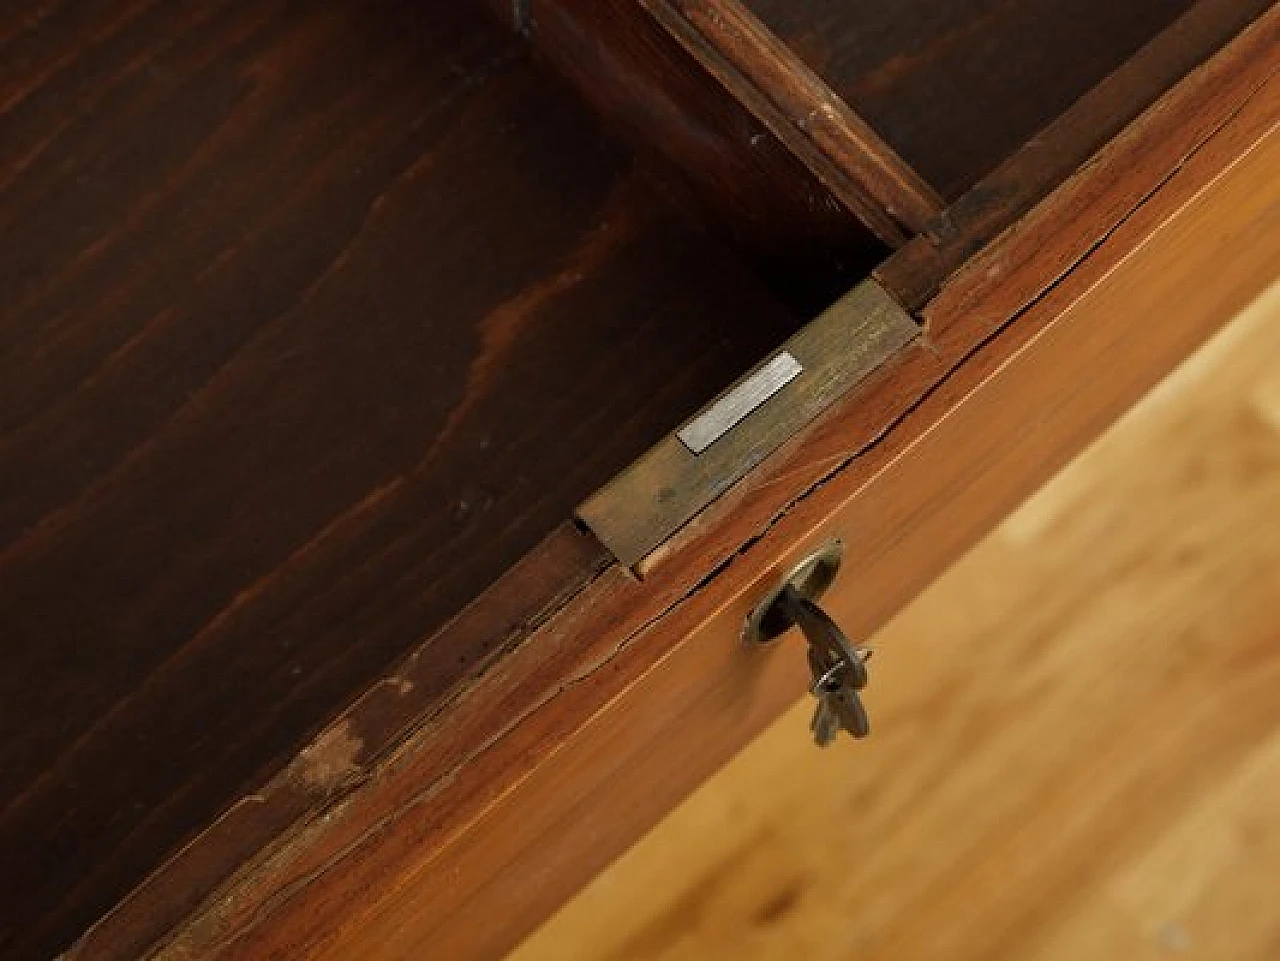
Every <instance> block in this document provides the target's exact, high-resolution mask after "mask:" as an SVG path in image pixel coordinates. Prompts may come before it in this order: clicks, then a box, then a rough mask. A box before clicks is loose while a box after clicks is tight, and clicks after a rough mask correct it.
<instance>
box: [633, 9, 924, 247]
mask: <svg viewBox="0 0 1280 961" xmlns="http://www.w3.org/2000/svg"><path fill="white" fill-rule="evenodd" d="M639 2H640V3H641V4H642V5H643V6H644V8H645V9H646V10H647V11H648V12H649V14H650V15H651V16H652V17H653V18H654V19H655V20H657V21H658V22H659V23H660V24H661V25H662V27H663V28H664V29H665V30H666V31H667V32H668V33H669V34H670V35H671V36H672V37H674V38H675V39H676V40H677V41H678V42H679V43H680V45H681V46H683V47H684V49H685V50H686V51H687V52H688V53H689V55H690V56H692V57H693V58H694V59H695V60H697V61H698V63H700V64H701V65H702V66H703V68H704V69H706V70H707V72H708V73H710V74H711V75H712V76H713V77H715V78H716V79H717V80H718V81H719V82H720V83H721V84H722V85H723V86H724V87H725V89H726V90H728V91H729V92H730V93H731V94H732V95H733V97H734V98H735V99H736V100H738V101H739V102H740V103H741V104H742V105H743V106H744V107H746V108H747V110H749V111H750V112H751V113H752V114H753V115H754V116H755V117H756V118H757V119H758V120H759V121H760V122H761V123H762V124H764V125H765V127H766V128H768V130H769V131H770V132H771V133H772V134H773V135H774V136H775V137H777V138H778V140H780V141H781V142H782V143H783V144H785V145H786V147H787V148H788V149H789V150H790V151H791V152H792V153H793V154H794V155H795V156H796V157H797V158H798V159H799V160H800V161H801V162H802V163H803V164H804V165H805V166H806V167H808V168H809V170H810V171H811V172H812V173H813V175H814V176H815V177H817V178H818V180H819V181H820V182H821V183H822V184H823V185H824V186H826V187H827V189H828V190H830V191H831V192H832V194H833V195H834V196H835V197H836V198H837V199H839V200H840V202H841V203H842V204H844V205H845V206H846V207H848V209H849V210H851V211H852V212H853V213H854V214H856V215H857V216H858V217H859V219H861V220H862V222H863V223H864V224H865V225H866V226H867V228H868V229H869V230H871V231H872V232H873V233H874V234H875V235H876V236H877V237H879V238H880V239H881V240H882V241H883V242H884V243H886V244H888V245H889V246H890V247H894V248H896V247H900V246H902V244H903V243H904V242H905V241H906V239H907V236H908V234H911V233H916V232H918V231H919V230H920V229H922V228H923V226H924V224H925V223H926V222H928V221H929V220H930V219H931V218H933V217H934V216H936V215H937V214H938V213H939V212H940V211H941V210H942V207H943V202H942V198H941V197H940V196H938V194H937V192H936V191H934V189H933V188H932V187H930V186H929V185H928V184H927V183H926V182H925V181H924V179H923V178H922V177H921V176H920V175H919V174H917V173H916V172H915V170H914V169H913V168H912V167H911V166H910V165H908V164H907V162H906V161H905V160H903V159H902V158H901V157H900V156H898V154H897V153H896V152H895V151H894V150H893V148H892V147H890V146H889V145H888V144H887V143H886V142H885V141H884V140H883V139H881V137H880V136H879V134H877V133H876V132H875V131H874V130H873V129H872V128H871V126H870V125H869V124H868V123H867V122H866V121H864V120H863V119H862V118H861V117H859V116H858V115H857V114H856V113H855V112H854V110H853V109H852V108H851V107H850V106H849V105H848V104H847V103H845V102H844V100H843V99H842V98H841V97H840V96H839V95H838V94H836V93H835V91H833V90H832V89H831V88H830V87H828V86H827V85H826V83H824V82H823V81H822V80H821V79H820V78H819V77H818V75H817V74H815V73H814V72H813V71H812V70H810V69H809V68H808V66H806V65H805V63H804V62H803V61H802V60H801V59H800V58H799V57H797V56H796V55H795V54H794V53H792V52H791V49H790V48H789V47H788V46H787V45H786V44H785V43H783V42H782V41H781V40H780V39H778V37H776V36H775V35H774V34H773V32H772V31H770V30H769V28H768V27H766V26H765V25H764V24H763V23H762V22H760V20H759V19H758V18H756V17H755V15H754V14H752V13H751V12H750V11H748V10H747V9H746V8H745V7H744V6H743V5H742V4H741V3H740V2H739V0H639Z"/></svg>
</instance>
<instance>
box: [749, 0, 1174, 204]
mask: <svg viewBox="0 0 1280 961" xmlns="http://www.w3.org/2000/svg"><path fill="white" fill-rule="evenodd" d="M746 4H747V6H748V7H750V8H751V9H752V10H753V11H755V12H756V13H757V14H758V15H759V16H760V18H761V19H762V20H763V21H764V22H765V24H767V25H768V26H769V27H771V28H772V29H773V31H774V32H775V33H777V34H778V36H780V37H781V38H782V39H783V40H785V41H787V42H788V43H789V44H790V45H791V46H792V47H793V48H794V49H795V50H796V51H797V52H798V53H799V54H800V55H801V57H802V58H803V59H804V60H806V61H807V62H808V63H809V65H810V66H811V67H813V69H814V70H816V71H817V72H818V74H819V75H821V76H822V77H823V78H824V79H825V80H826V81H827V82H828V83H829V84H830V85H831V86H832V88H834V90H835V91H836V93H838V94H840V95H841V96H842V97H843V98H844V99H845V100H846V101H847V102H848V103H849V105H850V106H852V107H853V108H854V109H855V110H856V111H858V113H859V114H860V115H861V116H862V117H864V118H865V119H866V120H867V121H868V122H869V123H870V124H871V126H872V127H874V128H875V129H876V130H877V131H878V132H879V133H880V135H881V136H883V137H884V138H885V139H886V140H888V142H889V143H890V144H891V145H892V146H893V147H894V148H895V149H896V150H897V151H898V152H899V153H900V154H901V155H902V156H903V157H904V158H905V159H906V161H907V162H908V163H909V164H911V165H912V166H913V167H915V169H916V170H918V171H919V172H920V173H921V174H922V175H923V176H924V178H925V179H926V180H927V181H928V182H929V183H931V184H932V185H933V186H934V187H935V188H936V189H937V190H938V191H939V192H940V193H941V194H942V195H943V196H944V197H946V198H947V199H949V200H954V199H955V198H957V197H958V196H960V194H961V193H963V192H964V191H965V190H966V189H967V188H968V187H971V186H972V185H973V184H974V183H976V182H977V180H978V179H979V178H980V177H982V176H983V175H984V174H987V173H989V172H990V171H991V170H993V169H994V168H995V167H996V166H997V165H998V164H999V163H1000V162H1001V161H1002V160H1004V159H1005V158H1006V157H1007V156H1009V155H1010V154H1011V153H1013V152H1014V151H1015V150H1016V149H1017V148H1018V147H1020V146H1021V145H1022V144H1023V143H1024V142H1025V141H1027V140H1028V139H1030V138H1031V137H1032V135H1034V134H1035V133H1036V132H1037V131H1038V130H1039V129H1040V128H1042V127H1044V126H1045V125H1046V124H1048V123H1049V121H1051V120H1052V119H1053V118H1054V117H1056V116H1058V115H1059V114H1060V113H1062V112H1063V111H1064V110H1065V109H1066V108H1067V107H1069V106H1070V105H1071V104H1072V103H1073V102H1074V101H1075V100H1076V99H1077V98H1078V97H1080V96H1081V95H1082V94H1083V93H1085V91H1087V90H1088V89H1089V88H1090V87H1092V86H1093V85H1094V84H1096V83H1097V82H1098V81H1100V80H1101V79H1102V78H1103V77H1105V76H1106V75H1107V74H1108V73H1110V72H1111V71H1112V70H1114V69H1115V68H1116V67H1118V66H1120V64H1121V63H1122V62H1123V61H1124V60H1125V58H1126V57H1128V56H1129V55H1130V54H1132V53H1133V52H1135V51H1136V50H1137V49H1138V48H1139V47H1140V46H1142V44H1143V43H1145V42H1146V41H1147V40H1149V39H1151V37H1152V36H1154V35H1155V34H1156V33H1157V32H1158V31H1159V30H1160V29H1161V28H1162V27H1164V26H1166V25H1168V24H1169V23H1170V22H1171V21H1172V20H1173V19H1174V18H1175V17H1176V16H1177V15H1178V14H1179V13H1180V12H1182V11H1183V10H1185V9H1186V8H1187V7H1188V6H1190V4H1191V0H1130V2H1123V3H1114V2H1111V0H1013V2H1009V0H966V2H963V3H957V2H955V0H899V2H894V3H874V4H869V3H848V2H846V0H746Z"/></svg>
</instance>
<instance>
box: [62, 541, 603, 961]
mask: <svg viewBox="0 0 1280 961" xmlns="http://www.w3.org/2000/svg"><path fill="white" fill-rule="evenodd" d="M611 563H612V556H611V555H610V554H609V552H608V551H607V550H605V548H604V547H602V546H601V545H600V543H599V542H598V541H597V540H596V539H595V538H594V537H593V536H592V535H591V534H590V533H589V532H587V531H584V530H582V529H581V528H580V527H578V526H577V525H575V524H573V523H571V522H566V523H564V524H561V525H560V527H558V528H557V529H556V530H554V531H552V532H551V533H550V534H548V535H547V537H545V538H544V539H543V540H542V542H541V543H539V544H538V545H537V546H536V547H534V548H533V549H532V550H531V551H529V553H527V554H526V555H524V556H523V557H522V558H521V559H520V560H519V561H517V562H516V563H515V564H514V565H513V566H512V567H510V568H509V569H508V570H507V571H505V572H504V573H503V575H502V577H500V578H499V579H498V580H497V581H495V582H494V583H493V584H492V585H491V586H490V587H489V588H488V589H486V590H485V591H484V592H483V593H481V594H480V595H479V596H478V597H476V598H475V599H474V600H473V601H471V602H470V603H469V604H468V605H467V606H466V607H465V608H463V610H462V611H460V612H459V613H458V614H456V615H455V616H454V617H453V618H451V619H450V620H449V621H448V622H447V623H446V624H445V625H444V626H443V627H441V628H440V629H439V630H437V631H436V632H435V633H434V634H432V635H431V636H430V637H429V638H427V639H425V640H424V641H423V642H422V643H421V644H420V645H419V646H418V647H417V648H416V649H415V650H414V651H413V652H412V653H411V654H410V655H409V656H408V657H406V658H405V659H404V660H403V661H402V662H401V663H400V664H399V665H398V667H397V669H396V670H395V671H394V672H393V673H391V674H389V675H387V676H385V677H383V678H381V679H380V680H379V681H377V682H376V683H375V684H373V685H371V686H370V687H368V688H366V689H365V690H364V692H363V693H362V694H361V695H360V696H359V698H357V699H356V700H355V701H354V702H353V703H352V704H351V705H350V706H349V707H347V708H346V709H345V710H343V711H342V712H341V713H340V714H339V715H338V716H337V717H336V718H334V719H333V720H332V721H331V722H330V723H328V724H327V725H326V727H325V729H324V730H323V731H321V732H320V733H319V734H318V735H317V736H316V737H315V738H314V739H312V740H311V741H310V742H309V743H308V744H307V745H306V746H305V747H304V748H303V749H302V750H300V751H298V753H297V754H296V755H295V756H294V758H293V760H292V761H291V762H290V763H289V764H287V765H286V766H285V767H284V768H283V769H282V770H281V771H280V772H279V773H278V774H276V775H275V776H274V777H272V778H271V779H270V780H269V781H268V782H267V783H266V784H265V785H263V786H262V788H261V789H260V790H258V791H256V792H255V793H253V794H251V795H247V796H245V797H242V798H241V799H239V800H238V801H237V802H236V803H235V804H233V805H231V807H229V808H228V809H227V810H226V811H225V812H223V813H222V814H221V815H220V816H219V817H218V818H217V819H216V820H215V821H214V822H213V823H212V824H210V825H209V826H208V827H207V828H205V829H204V830H203V831H202V832H201V833H200V834H199V835H197V836H196V837H195V838H193V839H192V840H191V841H190V842H189V843H188V844H187V845H185V846H184V847H183V848H181V849H180V850H178V851H177V852H176V853H174V854H173V855H172V856H171V857H170V858H169V859H168V860H167V861H166V862H165V863H164V864H162V865H161V866H160V867H159V868H158V869H157V870H156V871H155V872H153V873H152V874H151V875H150V876H149V877H148V878H146V879H145V880H144V881H143V882H142V883H141V884H140V885H138V887H136V888H135V889H134V890H133V891H132V892H131V893H130V894H129V896H128V897H127V898H126V899H124V900H123V901H121V902H120V903H119V904H118V905H117V906H116V907H115V908H114V909H113V910H112V911H111V912H109V913H108V914H107V915H106V916H105V917H104V918H102V919H101V920H100V921H99V922H98V923H97V924H96V925H94V927H92V928H91V929H90V930H89V931H88V932H86V934H85V935H84V936H83V937H82V938H81V939H80V940H79V941H78V942H77V944H76V945H75V946H74V947H73V949H72V950H71V951H69V952H67V954H66V956H67V957H92V958H99V957H110V958H121V959H123V958H134V957H139V956H142V955H144V954H146V953H148V951H149V950H151V949H153V948H155V947H156V946H157V945H160V944H163V943H164V941H165V940H166V936H167V935H168V933H169V932H170V931H171V930H172V929H173V928H174V927H175V926H176V925H179V924H181V923H182V921H183V920H184V919H185V918H187V917H188V916H189V915H190V914H191V912H192V911H194V910H196V909H197V908H198V906H199V904H200V903H201V902H202V901H203V900H204V899H205V898H207V897H208V896H209V895H210V894H212V893H213V892H214V891H215V890H216V889H217V888H218V887H219V886H220V885H223V884H225V883H226V882H227V881H228V879H230V878H232V876H233V875H235V874H236V873H237V872H241V873H244V872H246V871H252V870H253V865H254V864H255V863H257V861H258V860H260V859H261V858H262V857H263V856H265V855H266V853H267V852H269V851H270V850H272V848H273V847H274V846H278V845H280V844H283V843H287V841H288V839H290V838H291V837H294V836H295V835H296V833H297V832H298V831H299V830H300V829H301V828H302V827H303V826H304V825H305V824H306V823H307V822H308V821H309V820H310V819H311V818H314V817H316V816H317V815H318V814H320V813H321V812H322V811H323V810H324V808H325V807H326V806H328V805H329V804H331V803H332V802H333V801H334V800H335V798H338V797H340V796H342V795H343V794H345V793H348V792H350V791H352V790H354V789H357V788H358V786H359V785H360V784H361V783H362V782H363V781H364V780H365V779H367V777H368V776H369V772H370V771H371V770H372V769H373V768H374V767H375V766H376V765H377V764H378V763H379V762H380V761H381V760H382V759H383V758H385V757H386V756H387V755H388V754H389V753H390V752H392V751H393V750H394V748H395V747H396V746H397V745H398V744H400V743H401V742H402V741H403V740H404V737H405V735H406V734H407V732H408V731H409V730H411V729H412V728H413V727H415V726H417V725H420V724H422V723H424V722H426V721H429V719H430V718H431V717H433V716H434V715H435V714H437V713H439V712H440V711H442V710H444V709H445V708H446V706H447V705H448V704H449V703H450V701H452V700H453V699H454V698H456V697H457V696H458V694H459V692H460V691H462V690H464V689H465V687H466V686H467V684H468V683H469V682H471V681H473V680H474V679H475V678H477V677H479V676H480V675H481V674H483V673H484V672H485V671H486V670H487V669H489V668H490V667H491V665H492V664H493V662H494V661H496V660H497V659H499V658H501V657H502V656H503V655H504V654H505V653H507V652H508V651H509V650H510V649H511V648H512V647H514V646H515V645H517V644H518V643H520V641H521V640H523V639H524V638H525V637H527V636H529V635H530V634H532V633H533V632H534V631H536V630H537V629H538V628H540V627H541V626H542V625H543V624H544V623H546V622H547V621H548V620H549V619H550V618H551V616H552V615H553V614H554V613H555V611H557V610H558V609H559V608H560V607H562V606H563V605H564V604H565V603H567V602H568V600H569V599H570V598H572V597H573V596H574V595H576V594H578V593H580V592H581V591H582V590H583V589H584V588H586V586H587V585H588V584H590V583H591V581H592V580H594V579H595V578H597V577H599V576H600V575H601V574H602V573H604V571H605V570H606V569H607V568H608V567H609V566H610V564H611ZM471 652H478V653H479V656H478V657H477V658H476V659H475V663H474V665H473V666H472V667H471V668H470V670H469V671H468V673H467V674H465V675H463V676H459V675H458V674H457V672H456V671H453V672H448V671H442V670H441V661H442V659H443V660H444V661H447V662H449V663H450V664H453V663H457V662H458V661H459V659H466V655H468V654H470V653H471ZM442 678H448V679H449V680H448V681H447V683H446V686H444V687H441V679H442Z"/></svg>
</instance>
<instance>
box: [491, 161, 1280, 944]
mask: <svg viewBox="0 0 1280 961" xmlns="http://www.w3.org/2000/svg"><path fill="white" fill-rule="evenodd" d="M1273 169H1274V168H1273ZM1152 319H1153V322H1158V319H1159V318H1155V317H1153V318H1152ZM874 643H875V646H876V648H877V653H876V656H875V659H874V661H873V680H872V684H871V687H870V689H869V691H868V694H867V701H868V702H869V706H870V709H871V711H872V716H873V719H874V723H875V725H876V727H877V733H876V734H875V735H874V736H873V737H872V739H871V740H869V741H867V742H863V743H854V742H852V741H850V740H848V739H845V740H843V741H841V742H840V743H838V744H837V745H836V746H835V747H833V748H832V749H829V750H828V751H826V752H820V751H818V750H816V749H815V748H813V747H812V746H811V745H810V744H809V743H808V742H807V730H806V728H807V723H808V719H809V714H810V711H811V704H810V702H809V701H808V699H807V698H806V699H805V701H804V702H802V703H799V704H797V705H796V707H795V708H794V709H793V710H792V711H791V712H790V713H789V714H787V715H786V716H785V717H783V718H782V719H781V720H780V721H778V722H777V723H776V724H775V725H774V726H773V727H771V728H770V729H769V730H768V732H767V733H765V734H764V735H763V736H762V737H761V738H760V739H759V740H758V741H756V742H755V743H753V744H752V745H751V747H750V748H748V749H747V750H746V751H744V752H743V753H742V754H741V755H740V756H739V757H737V758H736V759H735V760H734V761H733V762H731V763H730V764H729V765H728V766H727V767H726V768H725V769H723V770H722V771H721V772H720V773H719V774H718V775H717V776H716V777H714V778H713V779H712V780H711V781H709V782H708V783H707V784H706V785H705V786H704V787H703V788H701V789H700V790H699V791H698V792H697V793H696V794H695V795H694V796H693V797H692V798H691V799H690V800H689V801H687V802H686V803H685V804H684V805H682V806H681V807H680V808H678V809H677V810H676V811H675V812H673V813H672V814H671V815H670V816H669V817H668V818H667V819H666V820H665V821H664V822H663V823H662V824H660V825H659V826H658V827H657V828H656V829H655V830H654V831H653V832H652V833H651V834H650V835H649V836H648V837H647V838H646V839H645V840H644V841H642V842H641V843H640V844H639V845H637V846H636V847H635V848H634V849H632V850H631V851H630V852H629V853H628V854H626V855H625V856H624V857H623V858H621V859H620V860H619V861H618V862H617V863H615V864H614V865H613V866H612V867H611V868H610V869H609V870H608V871H606V872H605V873H604V874H602V875H601V876H600V877H599V878H597V879H596V881H594V882H593V883H592V884H591V885H590V886H589V887H588V888H587V889H586V890H584V891H583V892H582V893H581V894H580V895H579V896H578V897H577V898H576V899H575V900H574V901H572V902H570V904H569V905H567V906H566V907H565V908H564V909H563V910H562V911H561V912H560V913H559V914H558V915H557V916H555V917H554V918H553V919H552V920H551V921H550V922H549V923H548V924H547V925H545V926H544V927H543V928H542V929H541V930H540V931H538V932H537V933H536V934H535V935H534V936H533V937H532V938H531V939H530V940H528V941H527V942H526V943H525V944H524V945H523V946H522V947H521V948H520V949H519V950H517V951H516V952H514V953H513V955H512V956H511V958H512V961H553V959H554V961H559V959H562V958H579V959H593V958H601V959H604V958H608V959H612V961H622V959H646V961H647V959H686V958H688V959H695V958H696V959H703V958H712V957H733V958H736V959H740V961H741V959H753V958H759V959H765V958H794V959H800V958H803V959H806V961H823V959H833V961H834V959H844V958H859V959H911V961H927V959H947V961H964V959H970V958H971V959H983V961H989V959H998V958H1009V959H1014V958H1016V959H1020V961H1023V959H1028V961H1029V959H1046V961H1047V959H1054V961H1057V959H1090V961H1110V959H1115V961H1138V959H1147V958H1150V959H1156V958H1182V957H1185V958H1206V959H1214V961H1228V959H1240V961H1244V959H1258V961H1272V959H1275V958H1277V957H1280V909H1278V905H1280V695H1278V694H1277V692H1278V691H1280V283H1278V284H1276V285H1275V286H1273V287H1271V289H1270V291H1269V292H1268V293H1266V294H1265V295H1263V296H1262V297H1261V298H1259V299H1258V300H1257V301H1255V302H1254V303H1253V304H1252V305H1251V306H1250V307H1249V308H1248V309H1246V310H1245V311H1243V312H1242V313H1241V314H1240V315H1239V316H1238V317H1237V318H1236V319H1235V320H1234V321H1233V322H1232V323H1231V324H1230V325H1229V326H1228V327H1227V328H1226V329H1224V330H1223V331H1222V332H1221V333H1219V334H1218V335H1216V336H1215V338H1214V339H1213V340H1212V341H1211V342H1210V343H1209V344H1208V345H1207V346H1206V347H1204V348H1202V349H1201V350H1200V351H1199V352H1198V353H1196V354H1195V355H1193V356H1192V358H1191V359H1190V360H1189V361H1187V362H1186V363H1185V364H1184V365H1183V366H1182V367H1181V368H1179V369H1178V370H1177V371H1176V372H1175V373H1174V374H1173V375H1172V376H1170V377H1169V378H1168V379H1166V380H1165V381H1164V382H1163V383H1162V384H1161V385H1160V386H1159V387H1158V388H1157V389H1156V390H1154V391H1153V392H1152V393H1151V394H1150V395H1148V396H1147V397H1146V398H1145V399H1144V400H1143V401H1142V403H1141V404H1140V405H1139V406H1138V407H1137V408H1136V409H1134V410H1133V411H1132V412H1130V414H1128V415H1127V416H1126V417H1125V418H1124V419H1123V420H1121V421H1120V422H1119V423H1118V424H1117V425H1115V426H1114V427H1113V428H1112V429H1111V430H1109V431H1108V432H1107V433H1106V434H1105V435H1104V436H1103V437H1102V438H1101V439H1100V440H1099V441H1098V442H1097V443H1096V444H1095V445H1094V446H1093V447H1091V448H1090V449H1089V450H1088V451H1087V452H1086V453H1085V454H1083V455H1082V456H1081V457H1080V458H1078V459H1077V460H1076V461H1075V462H1073V463H1072V464H1071V465H1070V466H1069V467H1068V468H1067V469H1066V470H1065V471H1063V472H1062V473H1061V474H1060V475H1059V476H1058V477H1056V478H1055V479H1054V480H1053V481H1052V482H1051V483H1050V484H1049V485H1048V486H1047V487H1046V488H1045V489H1044V490H1042V491H1041V492H1040V493H1039V494H1037V495H1036V496H1035V497H1034V498H1032V499H1031V500H1030V501H1029V502H1028V503H1027V504H1025V505H1024V506H1023V507H1022V508H1021V509H1019V510H1018V511H1017V512H1016V513H1015V514H1013V515H1012V516H1011V517H1010V518H1009V519H1008V520H1006V521H1005V522H1004V523H1003V524H1002V525H1001V526H1000V527H999V528H998V530H997V531H996V532H994V533H993V534H992V535H990V536H989V537H987V538H986V539H985V540H984V541H983V542H982V543H981V544H980V545H979V546H978V547H977V548H976V549H975V550H974V551H973V552H972V553H971V554H969V555H968V556H967V557H966V558H965V559H964V560H963V561H961V562H960V563H959V564H957V565H956V566H955V567H954V568H952V569H951V570H950V571H949V572H948V573H947V574H946V575H945V576H944V577H943V578H942V579H940V580H939V581H938V582H937V583H936V584H934V585H933V586H932V587H931V588H930V589H929V590H928V591H926V592H925V593H924V594H923V595H921V596H920V597H919V598H918V599H917V600H916V601H915V602H913V603H912V604H911V605H910V606H909V607H908V608H907V609H906V610H905V611H904V612H903V613H902V614H901V615H900V616H898V617H897V618H895V619H894V620H893V621H892V622H891V623H890V624H889V625H888V626H887V627H886V628H885V629H884V630H883V631H881V632H880V634H879V635H878V636H877V637H876V639H875V642H874Z"/></svg>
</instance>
